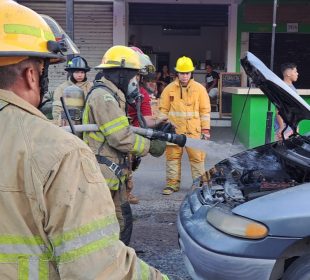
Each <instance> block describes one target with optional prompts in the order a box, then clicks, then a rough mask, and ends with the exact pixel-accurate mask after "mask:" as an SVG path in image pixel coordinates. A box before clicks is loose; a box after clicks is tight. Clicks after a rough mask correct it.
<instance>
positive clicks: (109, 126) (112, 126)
mask: <svg viewBox="0 0 310 280" xmlns="http://www.w3.org/2000/svg"><path fill="white" fill-rule="evenodd" d="M128 126H129V123H128V119H127V117H126V116H121V117H119V118H116V119H114V120H112V121H109V122H107V123H105V124H103V125H101V126H100V127H99V129H100V131H102V133H103V135H104V136H108V135H111V134H113V133H115V132H117V131H119V130H121V129H123V128H125V127H128Z"/></svg>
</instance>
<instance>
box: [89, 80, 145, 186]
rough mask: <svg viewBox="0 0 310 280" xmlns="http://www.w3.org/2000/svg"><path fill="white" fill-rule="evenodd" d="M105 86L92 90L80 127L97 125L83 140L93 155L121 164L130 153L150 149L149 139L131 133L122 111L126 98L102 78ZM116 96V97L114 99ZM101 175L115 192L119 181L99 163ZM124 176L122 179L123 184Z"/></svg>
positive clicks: (143, 152) (141, 154) (138, 152)
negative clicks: (97, 130)
mask: <svg viewBox="0 0 310 280" xmlns="http://www.w3.org/2000/svg"><path fill="white" fill-rule="evenodd" d="M101 82H102V84H103V85H104V87H97V88H95V89H94V90H93V91H92V92H91V94H90V95H89V97H88V99H87V102H86V105H85V109H84V114H83V124H94V123H95V124H97V125H98V127H99V129H100V131H99V132H84V135H83V139H84V141H85V142H86V143H87V144H88V145H89V147H90V148H91V149H92V151H93V152H94V153H95V154H98V155H102V156H105V157H106V158H108V159H109V160H110V161H112V162H115V163H116V164H118V165H122V164H123V163H124V162H123V159H124V156H125V155H126V154H127V153H132V154H134V155H137V156H144V155H146V154H147V153H148V151H149V148H150V140H148V139H146V138H144V137H142V136H140V135H137V134H135V133H133V132H132V131H131V130H130V127H129V123H128V118H127V116H126V112H125V104H126V100H125V96H124V94H123V93H122V92H121V91H120V90H119V89H117V88H116V86H115V85H114V84H112V83H111V82H110V81H108V80H106V79H105V78H102V79H101ZM114 95H115V96H114ZM100 166H101V170H102V172H103V176H104V178H105V179H106V181H107V183H108V186H109V188H110V189H111V190H117V189H118V187H119V180H118V178H117V177H116V176H115V174H114V173H113V172H112V171H111V170H110V169H109V168H108V167H107V166H106V165H104V164H100ZM124 180H125V177H123V178H122V179H121V181H122V182H123V181H124Z"/></svg>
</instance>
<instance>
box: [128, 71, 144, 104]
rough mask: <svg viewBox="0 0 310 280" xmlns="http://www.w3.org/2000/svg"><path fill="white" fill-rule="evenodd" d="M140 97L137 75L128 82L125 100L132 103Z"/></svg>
mask: <svg viewBox="0 0 310 280" xmlns="http://www.w3.org/2000/svg"><path fill="white" fill-rule="evenodd" d="M141 98H142V95H141V94H140V89H139V82H138V79H137V76H134V77H133V78H132V79H131V80H130V81H129V83H128V87H127V93H126V101H127V103H128V104H130V105H133V104H135V103H136V101H138V100H139V99H141Z"/></svg>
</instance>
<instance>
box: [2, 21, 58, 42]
mask: <svg viewBox="0 0 310 280" xmlns="http://www.w3.org/2000/svg"><path fill="white" fill-rule="evenodd" d="M3 29H4V32H5V33H7V34H23V35H29V36H33V37H37V38H41V37H42V32H43V36H44V38H45V39H46V40H47V41H48V40H55V37H54V35H53V33H51V32H48V31H45V30H44V31H43V30H41V29H40V28H37V27H34V26H30V25H24V24H4V28H3Z"/></svg>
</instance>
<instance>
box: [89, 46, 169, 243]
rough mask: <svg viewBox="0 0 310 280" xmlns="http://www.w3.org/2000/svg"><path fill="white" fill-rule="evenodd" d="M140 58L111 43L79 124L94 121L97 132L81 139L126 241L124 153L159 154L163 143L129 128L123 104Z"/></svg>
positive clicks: (134, 90)
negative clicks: (93, 160) (95, 162)
mask: <svg viewBox="0 0 310 280" xmlns="http://www.w3.org/2000/svg"><path fill="white" fill-rule="evenodd" d="M140 68H141V66H140V61H139V57H138V55H137V54H136V53H135V52H134V51H133V50H132V49H130V48H129V47H126V46H113V47H111V48H110V49H108V50H107V51H106V53H105V54H104V56H103V58H102V62H101V64H100V65H98V66H97V67H96V69H98V70H99V72H98V73H97V75H96V81H95V82H94V87H93V88H92V90H91V91H90V92H89V93H88V96H87V101H86V105H85V109H84V114H83V124H97V125H98V127H99V130H100V131H99V132H84V136H83V139H84V141H85V142H86V143H87V144H88V145H89V146H90V148H91V149H92V151H93V152H94V153H95V154H96V157H97V160H98V162H99V163H100V168H101V171H102V173H103V176H104V177H105V179H106V181H107V184H108V186H109V188H110V190H111V194H112V198H113V201H114V204H115V207H116V213H117V217H118V220H119V224H120V228H121V234H120V239H121V240H122V241H123V242H124V243H125V244H128V243H129V241H130V237H131V232H132V213H131V208H130V204H129V203H128V200H127V193H126V184H125V183H126V177H127V171H128V159H127V156H126V155H127V153H131V154H133V155H136V156H145V155H146V154H147V153H148V152H150V153H151V154H152V155H153V156H161V155H162V154H163V153H164V151H165V146H166V143H165V142H162V141H158V140H152V141H150V140H148V139H146V138H144V137H142V136H140V135H137V134H135V133H133V132H132V131H131V130H130V127H129V123H128V118H127V116H126V107H127V106H129V105H132V104H134V103H135V101H136V99H137V98H138V97H139V96H140V93H139V85H138V81H137V77H136V75H137V74H138V71H139V69H140Z"/></svg>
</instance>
